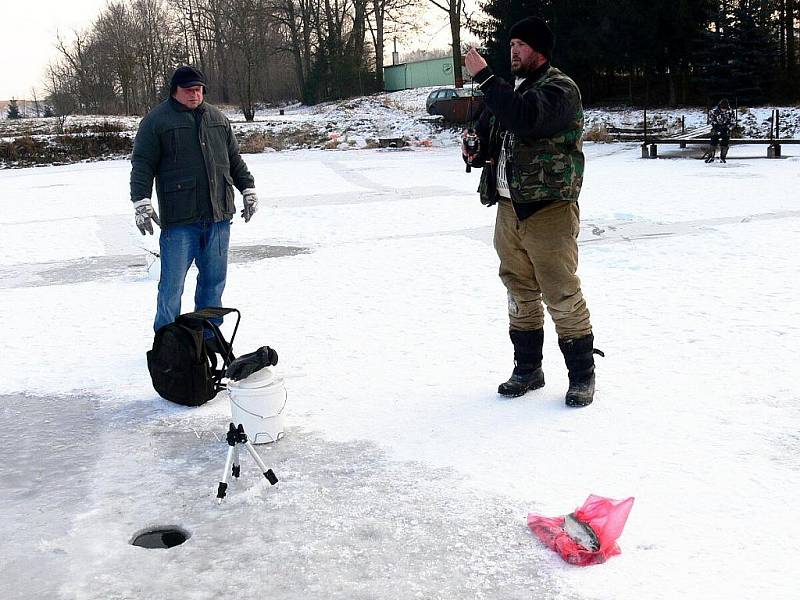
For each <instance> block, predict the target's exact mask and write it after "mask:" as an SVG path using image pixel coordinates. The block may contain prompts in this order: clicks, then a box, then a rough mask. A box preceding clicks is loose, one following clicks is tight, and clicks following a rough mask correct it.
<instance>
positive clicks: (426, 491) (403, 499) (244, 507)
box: [0, 395, 577, 600]
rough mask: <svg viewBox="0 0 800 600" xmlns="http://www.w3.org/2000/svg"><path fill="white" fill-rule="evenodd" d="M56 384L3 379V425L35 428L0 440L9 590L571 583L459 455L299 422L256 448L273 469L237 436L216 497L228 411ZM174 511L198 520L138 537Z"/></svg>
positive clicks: (545, 587)
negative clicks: (429, 461)
mask: <svg viewBox="0 0 800 600" xmlns="http://www.w3.org/2000/svg"><path fill="white" fill-rule="evenodd" d="M54 400H55V399H54V398H46V397H36V396H24V397H23V396H8V395H6V396H0V408H2V410H0V426H2V427H3V429H4V430H9V429H13V428H16V427H20V426H22V427H25V428H35V429H36V430H37V433H38V434H39V436H37V437H35V438H32V439H31V442H30V443H28V444H26V445H22V446H20V445H6V446H4V447H3V448H2V449H1V450H0V457H1V458H2V459H3V460H2V462H1V463H0V464H2V465H3V469H2V476H3V480H4V481H5V482H6V484H7V488H6V494H5V497H4V502H3V504H2V506H0V517H2V519H0V534H1V535H2V537H3V543H4V547H5V548H6V549H10V548H13V549H14V553H13V556H9V557H8V558H10V561H9V562H6V563H4V564H3V572H4V576H3V579H4V597H6V598H11V599H16V598H30V597H59V598H81V599H87V600H88V599H95V598H96V599H98V600H111V599H128V598H143V597H146V598H219V597H223V596H228V595H231V594H233V595H237V596H254V595H255V596H259V595H262V594H265V593H267V592H268V595H269V597H270V598H276V599H287V600H289V599H295V598H308V599H331V598H341V599H346V600H350V599H359V598H363V599H368V598H382V599H387V600H391V599H397V600H405V599H408V598H426V599H428V598H441V599H442V600H445V599H449V598H467V597H468V598H485V599H492V598H493V599H498V600H501V599H502V600H505V599H509V598H511V599H514V598H517V599H520V600H522V599H524V598H528V597H530V596H529V594H530V591H531V590H533V589H535V590H536V594H537V598H546V599H547V598H552V599H556V598H558V599H560V598H568V599H570V598H577V596H575V595H573V594H570V593H568V592H565V590H563V589H562V586H560V585H559V584H558V582H557V580H556V578H555V577H554V576H553V573H552V571H551V570H550V569H548V566H549V565H550V564H551V563H552V557H550V556H549V555H548V554H546V553H543V552H541V549H539V548H537V546H536V544H535V543H533V540H532V535H531V534H530V533H529V532H528V531H527V530H526V528H525V526H524V522H521V521H520V520H519V519H517V518H515V517H516V516H517V515H518V514H519V513H520V512H521V511H523V510H524V507H523V506H521V505H519V504H517V503H514V502H510V501H509V500H508V499H507V498H503V497H500V496H498V497H491V496H487V495H485V494H478V493H476V492H475V490H471V489H469V487H468V486H467V485H465V482H464V477H463V475H459V474H458V473H456V472H455V471H453V470H452V469H436V468H431V467H429V466H426V465H424V464H421V463H398V462H396V461H390V460H388V459H387V458H386V456H385V454H384V452H383V451H382V450H380V449H379V448H378V447H377V445H376V444H374V443H371V442H367V441H352V442H347V443H345V442H331V441H326V440H324V439H322V438H320V437H319V436H318V435H313V434H309V433H305V432H302V431H301V430H298V429H290V430H289V433H288V435H287V436H286V437H285V438H284V440H282V442H281V443H280V444H276V445H274V446H263V445H262V446H259V447H258V448H259V452H260V455H261V456H262V458H263V459H264V460H265V462H266V463H267V464H268V466H269V467H271V468H273V469H274V471H275V472H276V473H277V474H278V477H279V479H280V481H279V482H278V484H277V485H276V486H274V487H271V486H269V485H268V483H267V482H266V480H265V479H264V478H263V477H262V476H261V474H260V472H259V470H258V468H257V466H256V465H255V463H254V462H253V461H252V459H251V457H250V456H249V455H248V454H247V453H246V452H243V453H242V457H241V476H240V477H239V478H238V479H232V480H231V482H230V486H229V488H228V495H227V497H226V499H225V500H224V503H223V504H222V505H221V506H218V505H217V503H216V501H215V496H216V487H217V485H216V484H217V481H218V480H219V478H220V476H221V469H222V468H223V466H224V464H225V455H226V453H227V448H228V446H227V444H226V443H225V442H224V440H223V441H220V440H218V439H216V437H215V436H214V435H212V433H211V432H210V431H209V430H208V429H206V428H207V427H211V428H216V426H217V424H218V423H216V422H214V421H208V420H203V419H198V417H197V416H196V415H192V416H191V417H190V418H189V421H191V423H192V425H193V426H194V427H187V424H186V421H187V419H175V418H174V415H173V416H171V415H169V414H165V413H166V411H159V408H158V407H154V406H152V405H151V404H150V403H148V402H146V403H132V404H127V405H125V406H124V407H120V406H116V407H111V406H109V405H108V404H105V405H104V404H102V403H99V402H98V401H97V399H96V398H92V397H90V396H89V397H87V396H64V397H61V398H59V399H58V400H59V401H60V402H62V403H65V405H64V406H62V407H61V408H54ZM154 412H155V415H154ZM159 412H161V413H162V414H161V415H159V414H158V413H159ZM76 436H80V439H81V443H77V444H76V443H75V438H76ZM20 508H22V509H23V510H22V512H23V518H24V521H25V527H15V524H17V523H18V521H19V518H20V516H21V515H20ZM174 524H179V525H180V526H182V527H183V528H185V529H186V530H188V531H189V533H190V534H191V535H190V537H189V539H188V540H187V541H186V542H185V543H184V544H182V545H180V546H178V547H175V548H173V549H171V550H169V551H166V550H147V549H143V548H138V547H134V546H131V545H129V544H128V542H129V540H130V539H131V538H132V537H133V535H134V534H135V533H136V532H138V531H139V530H141V529H143V528H146V527H151V526H164V525H174ZM43 573H46V576H43Z"/></svg>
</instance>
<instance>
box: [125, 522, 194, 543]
mask: <svg viewBox="0 0 800 600" xmlns="http://www.w3.org/2000/svg"><path fill="white" fill-rule="evenodd" d="M190 537H191V534H190V533H189V532H188V531H186V530H185V529H183V528H181V527H176V526H173V525H170V526H167V527H150V528H148V529H144V530H142V531H140V532H138V533H137V534H135V535H134V536H133V539H132V540H131V544H133V545H134V546H139V547H141V548H172V547H174V546H180V545H181V544H182V543H183V542H185V541H186V540H188V539H189V538H190Z"/></svg>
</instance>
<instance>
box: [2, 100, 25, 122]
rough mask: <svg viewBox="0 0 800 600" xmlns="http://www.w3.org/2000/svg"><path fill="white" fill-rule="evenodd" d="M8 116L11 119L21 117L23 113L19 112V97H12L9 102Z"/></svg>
mask: <svg viewBox="0 0 800 600" xmlns="http://www.w3.org/2000/svg"><path fill="white" fill-rule="evenodd" d="M6 116H8V118H9V119H21V118H22V114H21V113H20V112H19V107H18V106H17V99H16V98H12V99H11V100H10V101H9V103H8V111H7V112H6Z"/></svg>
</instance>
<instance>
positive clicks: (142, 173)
mask: <svg viewBox="0 0 800 600" xmlns="http://www.w3.org/2000/svg"><path fill="white" fill-rule="evenodd" d="M131 166H132V168H131V201H133V202H136V201H137V200H141V199H142V198H151V197H152V192H153V180H154V179H155V182H156V194H157V195H158V208H159V210H158V213H159V216H160V217H161V227H162V229H166V228H167V227H169V226H171V225H183V224H187V223H194V222H196V221H198V220H200V219H201V218H204V217H207V218H210V219H211V220H213V221H214V222H217V221H222V220H227V219H230V218H231V217H232V216H233V214H234V213H235V212H236V208H235V206H234V202H233V198H234V194H233V186H234V185H235V186H236V187H237V188H238V189H239V191H242V190H245V189H247V188H252V187H255V181H254V180H253V176H252V175H251V174H250V171H248V169H247V165H245V164H244V161H243V160H242V157H241V156H240V155H239V145H238V144H237V142H236V138H235V137H234V135H233V130H232V129H231V124H230V122H229V121H228V119H227V118H226V117H225V115H224V114H222V112H221V111H220V110H219V109H217V108H215V107H214V106H211V105H210V104H206V103H203V104H201V105H200V106H198V107H197V108H196V109H195V110H189V109H188V108H186V107H185V106H183V105H182V104H180V103H179V102H177V101H176V100H174V99H173V98H170V99H168V100H165V101H164V102H162V103H161V104H159V105H158V106H156V107H155V108H154V109H153V110H151V111H150V112H149V113H148V114H147V115H146V116H145V117H144V118H143V119H142V122H141V123H140V124H139V130H138V131H137V133H136V139H135V141H134V143H133V154H132V155H131Z"/></svg>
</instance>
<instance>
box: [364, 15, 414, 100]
mask: <svg viewBox="0 0 800 600" xmlns="http://www.w3.org/2000/svg"><path fill="white" fill-rule="evenodd" d="M371 1H372V11H371V12H370V13H369V14H368V15H367V19H368V25H369V29H370V34H371V35H372V45H373V46H374V48H375V83H376V87H377V88H378V89H383V55H384V53H385V51H386V36H387V34H391V33H393V32H394V31H396V28H397V27H403V28H405V29H412V28H414V27H415V25H414V16H415V13H416V12H417V11H418V9H419V8H420V6H421V2H420V0H371Z"/></svg>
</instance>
